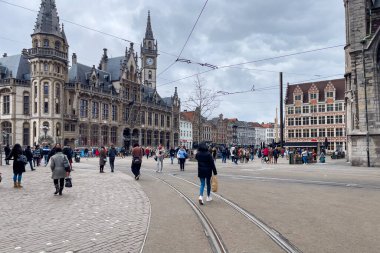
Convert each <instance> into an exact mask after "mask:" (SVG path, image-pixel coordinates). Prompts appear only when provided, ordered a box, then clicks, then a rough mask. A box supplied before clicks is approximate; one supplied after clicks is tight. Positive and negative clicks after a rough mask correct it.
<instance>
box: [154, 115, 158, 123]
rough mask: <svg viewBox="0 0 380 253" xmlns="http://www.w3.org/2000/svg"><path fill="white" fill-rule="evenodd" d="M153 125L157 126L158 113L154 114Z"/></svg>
mask: <svg viewBox="0 0 380 253" xmlns="http://www.w3.org/2000/svg"><path fill="white" fill-rule="evenodd" d="M154 125H155V126H158V113H155V114H154Z"/></svg>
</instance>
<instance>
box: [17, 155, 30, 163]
mask: <svg viewBox="0 0 380 253" xmlns="http://www.w3.org/2000/svg"><path fill="white" fill-rule="evenodd" d="M17 161H18V162H22V163H24V164H27V163H28V158H26V156H25V155H19V156H18V157H17Z"/></svg>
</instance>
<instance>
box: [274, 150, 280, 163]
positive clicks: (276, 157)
mask: <svg viewBox="0 0 380 253" xmlns="http://www.w3.org/2000/svg"><path fill="white" fill-rule="evenodd" d="M279 155H280V151H279V150H278V149H277V148H275V149H274V150H273V159H274V163H275V164H277V159H278V157H279Z"/></svg>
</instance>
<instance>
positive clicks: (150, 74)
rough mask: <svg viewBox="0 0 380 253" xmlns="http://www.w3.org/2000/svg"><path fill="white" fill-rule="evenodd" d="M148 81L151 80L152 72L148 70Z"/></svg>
mask: <svg viewBox="0 0 380 253" xmlns="http://www.w3.org/2000/svg"><path fill="white" fill-rule="evenodd" d="M148 79H152V71H151V70H149V72H148Z"/></svg>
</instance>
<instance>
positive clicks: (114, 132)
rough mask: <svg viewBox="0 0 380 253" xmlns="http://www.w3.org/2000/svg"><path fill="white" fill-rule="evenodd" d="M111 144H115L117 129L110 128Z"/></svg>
mask: <svg viewBox="0 0 380 253" xmlns="http://www.w3.org/2000/svg"><path fill="white" fill-rule="evenodd" d="M111 143H112V144H115V145H116V143H117V127H111Z"/></svg>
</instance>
